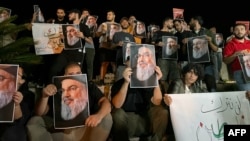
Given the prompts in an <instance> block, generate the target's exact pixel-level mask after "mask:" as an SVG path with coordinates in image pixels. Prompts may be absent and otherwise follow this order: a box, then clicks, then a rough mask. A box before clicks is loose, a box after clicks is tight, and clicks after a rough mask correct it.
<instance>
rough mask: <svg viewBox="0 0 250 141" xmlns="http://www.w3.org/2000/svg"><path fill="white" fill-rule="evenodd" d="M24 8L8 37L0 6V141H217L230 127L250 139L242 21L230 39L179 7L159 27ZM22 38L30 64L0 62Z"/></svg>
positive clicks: (248, 57)
mask: <svg viewBox="0 0 250 141" xmlns="http://www.w3.org/2000/svg"><path fill="white" fill-rule="evenodd" d="M30 9H31V11H32V12H34V13H33V16H32V17H30V18H31V22H28V23H25V26H24V28H25V31H24V32H21V31H19V30H18V29H17V31H16V32H14V31H12V28H13V27H15V26H17V25H16V24H14V23H12V22H13V21H12V20H10V18H11V17H12V16H13V10H12V9H10V8H6V7H4V6H1V5H0V29H2V31H0V141H128V140H129V141H222V140H225V139H226V136H228V135H230V134H228V133H227V130H224V129H225V127H226V126H231V125H235V126H239V127H243V126H242V125H246V126H245V127H246V128H247V127H249V128H248V129H249V130H247V132H246V134H247V135H248V137H249V136H250V126H249V124H250V102H249V101H250V32H249V26H250V24H249V23H250V22H249V21H247V20H237V21H235V24H234V25H232V27H231V29H232V31H231V33H230V35H229V36H227V35H226V34H225V33H222V32H221V31H220V30H219V29H216V27H215V25H212V26H211V27H210V28H208V27H205V24H204V23H205V22H204V21H205V20H204V19H203V17H202V16H200V15H195V16H192V17H191V18H190V21H187V19H186V17H188V16H184V11H185V9H182V8H172V9H171V11H172V13H171V14H169V15H171V17H165V18H164V19H162V25H159V24H158V23H154V22H153V21H152V22H151V23H150V24H149V23H147V22H146V20H145V21H144V20H140V18H143V17H138V18H137V17H136V16H137V15H136V14H137V13H134V14H135V15H132V14H131V15H127V16H129V17H126V16H124V15H116V13H115V11H113V10H109V11H107V12H106V13H104V15H101V14H97V13H95V11H90V10H89V9H86V8H83V9H82V11H81V10H79V9H76V8H74V9H71V10H70V11H68V9H64V8H63V7H58V8H55V13H54V14H55V17H50V18H49V19H47V16H48V15H46V16H45V15H44V13H43V12H44V11H45V10H46V9H45V8H44V7H42V6H41V5H33V7H30ZM52 14H53V13H52ZM102 14H103V13H102ZM31 15H32V14H31ZM50 16H51V15H50ZM101 16H104V17H106V20H104V21H101V20H102V17H101ZM119 17H122V18H120V19H117V18H119ZM184 17H185V18H184ZM8 20H9V21H8ZM26 34H27V35H26ZM26 36H28V37H30V39H31V41H32V43H29V44H27V45H26V44H25V46H26V47H27V46H29V47H30V48H29V49H27V51H28V55H27V56H22V55H23V54H22V53H20V52H21V50H22V48H16V49H17V50H14V51H11V53H10V54H9V55H8V56H7V57H6V58H4V57H2V56H4V55H5V51H9V50H11V49H13V48H14V49H15V47H17V46H18V47H23V45H22V44H21V42H20V41H18V39H20V38H22V37H26ZM12 53H13V54H12ZM19 55H20V56H19ZM32 55H33V56H35V57H41V58H42V59H41V60H40V61H39V62H37V63H34V60H33V59H30V58H28V57H30V56H32ZM12 57H14V59H12ZM15 57H16V58H15ZM26 57H27V58H28V59H27V58H26ZM9 58H11V59H9ZM8 59H9V60H8ZM18 59H20V60H18ZM6 60H7V61H6ZM15 61H16V62H15ZM13 62H14V63H13ZM33 63H34V64H33ZM96 70H98V72H96ZM225 74H228V76H225ZM229 82H230V83H229ZM235 140H239V141H240V140H242V139H235ZM248 140H249V138H248ZM225 141H226V140H225ZM242 141H243V140H242ZM244 141H245V140H244Z"/></svg>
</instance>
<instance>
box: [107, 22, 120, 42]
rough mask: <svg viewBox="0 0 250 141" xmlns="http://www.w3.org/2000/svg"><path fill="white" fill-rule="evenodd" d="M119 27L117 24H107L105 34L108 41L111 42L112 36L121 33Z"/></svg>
mask: <svg viewBox="0 0 250 141" xmlns="http://www.w3.org/2000/svg"><path fill="white" fill-rule="evenodd" d="M121 30H122V28H121V25H120V24H118V23H108V24H107V32H108V40H109V41H112V40H113V36H114V34H115V33H116V32H119V31H121Z"/></svg>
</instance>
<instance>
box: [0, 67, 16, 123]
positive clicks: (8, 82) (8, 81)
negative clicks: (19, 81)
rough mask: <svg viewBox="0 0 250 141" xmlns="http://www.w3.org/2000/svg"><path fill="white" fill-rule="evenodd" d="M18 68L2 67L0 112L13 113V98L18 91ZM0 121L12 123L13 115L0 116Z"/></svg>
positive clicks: (0, 72) (0, 70)
mask: <svg viewBox="0 0 250 141" xmlns="http://www.w3.org/2000/svg"><path fill="white" fill-rule="evenodd" d="M16 74H17V66H7V65H3V66H0V112H1V113H9V112H10V111H13V106H14V105H13V101H12V98H13V96H14V94H15V91H16ZM0 115H1V116H0V121H11V120H12V115H13V114H12V113H10V114H0Z"/></svg>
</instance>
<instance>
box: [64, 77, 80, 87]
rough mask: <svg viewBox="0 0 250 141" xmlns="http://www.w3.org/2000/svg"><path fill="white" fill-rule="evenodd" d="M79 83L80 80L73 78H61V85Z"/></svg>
mask: <svg viewBox="0 0 250 141" xmlns="http://www.w3.org/2000/svg"><path fill="white" fill-rule="evenodd" d="M69 82H70V83H69ZM80 83H81V82H79V81H77V80H75V79H70V78H67V79H64V80H62V85H63V86H70V85H76V84H77V85H79V84H80Z"/></svg>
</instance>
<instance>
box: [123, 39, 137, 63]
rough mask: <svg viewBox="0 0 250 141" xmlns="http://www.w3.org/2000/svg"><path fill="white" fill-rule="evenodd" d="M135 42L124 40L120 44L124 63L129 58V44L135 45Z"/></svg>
mask: <svg viewBox="0 0 250 141" xmlns="http://www.w3.org/2000/svg"><path fill="white" fill-rule="evenodd" d="M135 44H136V43H135V42H124V43H123V45H122V54H123V64H125V63H126V61H127V60H129V56H130V46H131V45H135Z"/></svg>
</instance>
